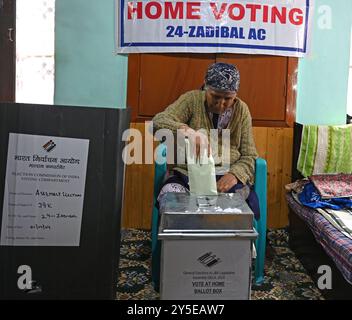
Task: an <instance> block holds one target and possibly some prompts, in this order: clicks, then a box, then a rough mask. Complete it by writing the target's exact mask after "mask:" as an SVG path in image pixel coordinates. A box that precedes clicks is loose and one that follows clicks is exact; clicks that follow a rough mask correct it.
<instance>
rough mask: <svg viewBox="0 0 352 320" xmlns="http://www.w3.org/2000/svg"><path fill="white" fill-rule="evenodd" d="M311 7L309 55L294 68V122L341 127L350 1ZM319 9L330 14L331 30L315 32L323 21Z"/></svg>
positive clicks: (326, 0) (322, 1)
mask: <svg viewBox="0 0 352 320" xmlns="http://www.w3.org/2000/svg"><path fill="white" fill-rule="evenodd" d="M315 4H316V5H315V12H314V14H315V17H314V28H313V41H312V46H313V47H312V55H311V56H310V57H307V58H304V59H301V60H300V62H299V68H298V86H297V89H298V92H297V110H296V120H297V122H300V123H305V124H308V123H310V124H341V123H345V121H346V102H347V80H348V64H349V49H350V31H351V21H352V18H351V16H352V14H351V12H352V1H351V0H338V1H336V0H315ZM323 5H328V6H330V8H331V10H332V11H331V13H332V28H331V29H321V28H319V25H318V22H319V21H320V23H321V22H323V21H322V13H319V11H318V9H319V7H320V6H323ZM320 8H321V7H320ZM321 9H322V8H321Z"/></svg>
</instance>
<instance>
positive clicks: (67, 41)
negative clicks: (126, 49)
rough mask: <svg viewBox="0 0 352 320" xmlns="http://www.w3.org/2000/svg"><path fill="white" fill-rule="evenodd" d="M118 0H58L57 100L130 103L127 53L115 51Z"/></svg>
mask: <svg viewBox="0 0 352 320" xmlns="http://www.w3.org/2000/svg"><path fill="white" fill-rule="evenodd" d="M114 13H115V0H100V1H94V0H74V1H72V0H57V1H56V21H55V23H56V30H55V33H56V35H55V63H56V74H55V98H54V101H55V104H61V105H65V104H66V105H81V106H97V107H113V108H124V107H126V91H127V56H122V55H118V56H117V55H115V54H114V45H115V43H114V39H115V31H114V27H115V17H114Z"/></svg>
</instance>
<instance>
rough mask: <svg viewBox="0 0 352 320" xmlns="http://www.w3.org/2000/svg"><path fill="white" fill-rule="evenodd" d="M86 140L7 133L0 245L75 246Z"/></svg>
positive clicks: (84, 176)
mask: <svg viewBox="0 0 352 320" xmlns="http://www.w3.org/2000/svg"><path fill="white" fill-rule="evenodd" d="M88 148H89V140H86V139H73V138H62V137H50V136H38V135H27V134H16V133H10V135H9V145H8V155H7V167H6V178H5V192H4V202H3V211H2V225H1V241H0V245H2V246H79V242H80V232H81V222H82V212H83V202H84V189H85V181H86V171H87V158H88Z"/></svg>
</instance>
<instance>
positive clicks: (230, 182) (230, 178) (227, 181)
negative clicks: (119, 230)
mask: <svg viewBox="0 0 352 320" xmlns="http://www.w3.org/2000/svg"><path fill="white" fill-rule="evenodd" d="M237 183H238V180H237V178H236V177H235V176H234V175H233V174H231V173H226V174H225V175H224V176H222V177H221V178H220V180H219V181H218V182H217V188H218V192H227V191H229V190H230V189H231V188H232V187H233V186H235V185H236V184H237Z"/></svg>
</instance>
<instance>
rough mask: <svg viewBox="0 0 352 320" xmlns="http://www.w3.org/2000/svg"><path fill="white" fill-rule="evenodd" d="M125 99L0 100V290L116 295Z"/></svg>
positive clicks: (37, 295) (35, 295)
mask: <svg viewBox="0 0 352 320" xmlns="http://www.w3.org/2000/svg"><path fill="white" fill-rule="evenodd" d="M127 128H129V110H128V109H110V108H92V107H75V106H48V105H34V104H20V103H0V300H1V299H16V300H17V299H24V300H32V299H33V300H37V299H38V300H39V299H116V285H117V274H118V263H119V252H120V250H119V249H120V221H121V207H122V195H123V192H122V191H123V190H122V188H123V180H124V179H123V175H124V163H123V160H122V156H121V154H122V151H123V148H124V147H125V142H124V141H123V140H122V136H123V133H124V131H125V130H126V129H127Z"/></svg>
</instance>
